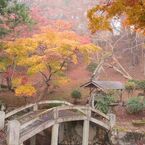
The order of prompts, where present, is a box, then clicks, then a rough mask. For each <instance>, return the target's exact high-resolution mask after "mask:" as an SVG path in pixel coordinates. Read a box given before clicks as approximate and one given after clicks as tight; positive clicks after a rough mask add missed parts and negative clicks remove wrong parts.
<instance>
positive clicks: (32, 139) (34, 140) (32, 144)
mask: <svg viewBox="0 0 145 145" xmlns="http://www.w3.org/2000/svg"><path fill="white" fill-rule="evenodd" d="M30 145H36V135H35V136H32V137H31V138H30Z"/></svg>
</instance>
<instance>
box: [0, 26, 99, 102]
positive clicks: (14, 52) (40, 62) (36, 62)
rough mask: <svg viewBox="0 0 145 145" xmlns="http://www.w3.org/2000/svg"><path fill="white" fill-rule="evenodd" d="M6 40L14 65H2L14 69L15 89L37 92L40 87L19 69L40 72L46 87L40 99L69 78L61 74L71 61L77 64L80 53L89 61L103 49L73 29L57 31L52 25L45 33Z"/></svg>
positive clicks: (27, 72) (7, 51)
mask: <svg viewBox="0 0 145 145" xmlns="http://www.w3.org/2000/svg"><path fill="white" fill-rule="evenodd" d="M3 43H4V46H5V51H4V52H5V53H6V55H7V58H8V59H11V60H10V61H9V63H10V64H9V63H8V62H7V63H6V64H7V65H6V64H5V63H3V64H2V63H1V67H3V69H5V67H7V66H11V67H12V68H13V69H12V70H13V71H12V73H13V77H12V78H11V79H13V80H10V81H11V84H12V85H11V88H13V89H14V90H15V93H16V95H20V94H22V95H23V96H29V95H30V96H31V95H32V94H31V93H32V92H31V91H30V90H33V94H35V93H36V90H35V88H34V87H33V86H32V84H31V82H30V81H25V79H24V77H23V75H19V74H20V72H19V71H18V68H23V73H24V72H25V75H27V76H28V77H29V76H31V75H34V74H40V75H41V76H42V78H43V81H44V86H45V87H44V91H43V93H42V94H41V95H40V99H41V98H42V97H44V96H46V95H47V92H48V89H49V87H50V86H51V85H52V84H53V83H54V82H56V81H57V82H58V83H60V84H61V83H66V82H67V81H68V79H67V77H66V76H65V75H61V74H63V73H64V72H65V70H66V68H67V65H69V63H70V62H73V63H74V64H76V63H77V62H78V59H79V57H80V54H81V55H82V57H83V58H84V60H85V61H86V62H88V61H89V60H90V59H91V58H90V56H91V54H93V53H95V52H97V51H98V50H99V49H100V48H99V47H97V46H95V45H94V44H92V43H91V42H90V40H89V39H88V38H87V37H84V36H79V35H78V34H76V33H75V32H73V31H68V30H66V31H65V30H64V31H57V30H54V29H49V28H43V29H42V32H41V33H39V34H36V35H33V36H32V37H31V38H18V39H16V40H15V41H4V42H3ZM6 69H7V68H6ZM21 76H22V77H21ZM29 88H30V89H29ZM32 88H33V89H32Z"/></svg>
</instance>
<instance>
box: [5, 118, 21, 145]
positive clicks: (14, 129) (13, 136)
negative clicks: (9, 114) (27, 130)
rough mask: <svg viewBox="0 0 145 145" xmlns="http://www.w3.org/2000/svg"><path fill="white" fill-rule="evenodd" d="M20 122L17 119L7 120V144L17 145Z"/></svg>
mask: <svg viewBox="0 0 145 145" xmlns="http://www.w3.org/2000/svg"><path fill="white" fill-rule="evenodd" d="M19 137H20V123H19V121H17V120H12V121H9V122H8V130H7V145H19Z"/></svg>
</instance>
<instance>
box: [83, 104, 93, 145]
mask: <svg viewBox="0 0 145 145" xmlns="http://www.w3.org/2000/svg"><path fill="white" fill-rule="evenodd" d="M86 116H87V119H86V120H84V124H83V141H82V145H88V144H89V127H90V121H89V120H90V117H91V110H90V109H89V106H88V108H87V110H86Z"/></svg>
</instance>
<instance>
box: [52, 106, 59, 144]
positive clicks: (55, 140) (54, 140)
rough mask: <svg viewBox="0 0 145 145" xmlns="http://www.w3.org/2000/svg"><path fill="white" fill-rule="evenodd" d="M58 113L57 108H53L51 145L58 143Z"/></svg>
mask: <svg viewBox="0 0 145 145" xmlns="http://www.w3.org/2000/svg"><path fill="white" fill-rule="evenodd" d="M58 114H59V112H58V110H57V108H55V109H54V111H53V116H54V120H55V124H54V125H53V126H52V133H51V145H58V135H59V124H58V123H57V119H58Z"/></svg>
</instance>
